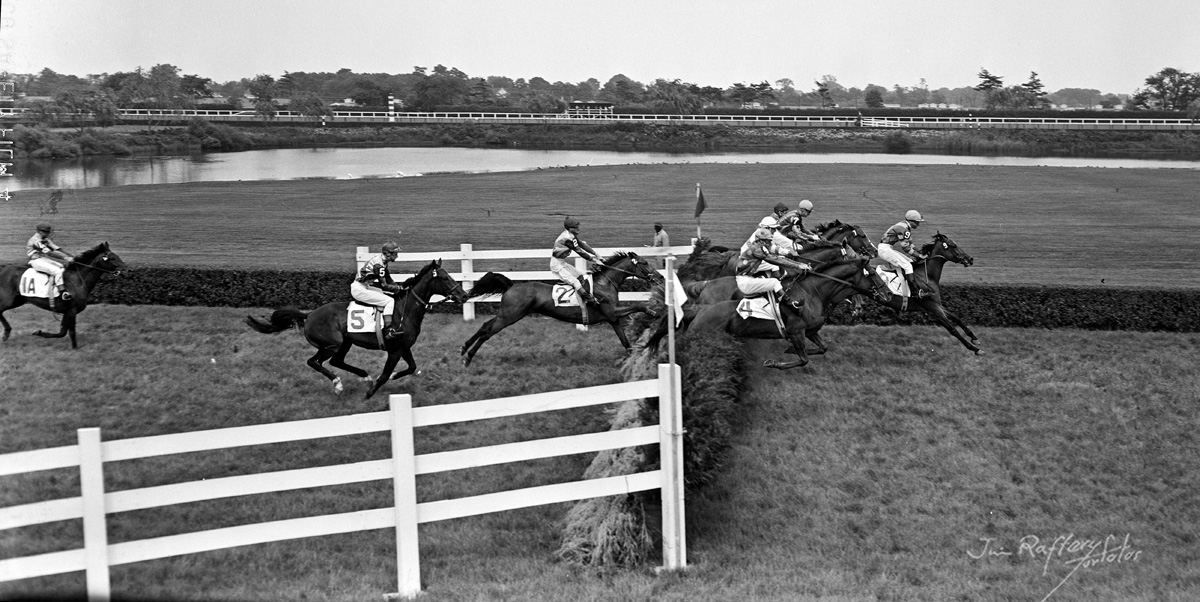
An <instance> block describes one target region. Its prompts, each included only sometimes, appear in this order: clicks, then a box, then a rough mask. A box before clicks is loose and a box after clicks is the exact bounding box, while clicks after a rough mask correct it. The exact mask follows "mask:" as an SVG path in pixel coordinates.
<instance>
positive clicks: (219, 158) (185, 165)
mask: <svg viewBox="0 0 1200 602" xmlns="http://www.w3.org/2000/svg"><path fill="white" fill-rule="evenodd" d="M13 163H14V164H13V165H12V166H11V167H10V168H9V173H11V174H13V175H14V177H12V178H6V179H5V180H4V181H3V182H2V183H3V185H4V186H5V187H6V188H7V189H8V190H10V191H17V190H30V189H55V188H68V189H69V188H96V187H105V186H127V185H134V184H183V183H188V182H213V181H238V180H298V179H314V178H316V179H353V178H400V177H416V176H422V175H428V174H435V173H482V172H499V171H526V170H535V169H547V168H555V167H566V166H588V165H630V164H678V163H842V164H901V165H955V164H959V165H990V166H1047V167H1105V168H1162V169H1200V161H1195V160H1168V159H1115V158H1098V159H1086V158H1074V157H1071V158H1068V157H988V156H965V155H921V154H903V155H898V154H884V153H821V152H709V153H675V152H639V151H603V150H523V149H475V148H444V147H438V148H411V147H405V148H320V149H295V148H293V149H275V150H255V151H243V152H234V153H201V154H190V155H156V156H131V157H111V156H96V157H84V158H79V159H75V160H53V161H51V160H31V159H17V160H16V161H14V162H13Z"/></svg>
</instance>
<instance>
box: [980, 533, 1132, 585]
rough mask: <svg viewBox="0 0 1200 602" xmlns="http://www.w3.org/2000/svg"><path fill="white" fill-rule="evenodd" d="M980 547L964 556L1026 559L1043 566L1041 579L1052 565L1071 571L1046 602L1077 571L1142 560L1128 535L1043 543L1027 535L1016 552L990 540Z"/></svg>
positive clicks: (1071, 537)
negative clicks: (1039, 562)
mask: <svg viewBox="0 0 1200 602" xmlns="http://www.w3.org/2000/svg"><path fill="white" fill-rule="evenodd" d="M979 541H980V542H981V543H982V545H981V546H978V549H975V550H967V556H970V557H971V558H972V559H974V560H987V559H989V558H997V557H1012V556H1014V555H1015V556H1016V557H1017V558H1021V557H1023V556H1025V555H1028V556H1029V557H1030V558H1031V559H1034V560H1039V561H1041V563H1042V576H1046V575H1049V574H1050V567H1051V565H1054V566H1058V565H1060V564H1061V565H1063V566H1066V567H1068V568H1070V569H1071V570H1070V572H1069V573H1067V575H1066V576H1065V577H1063V578H1062V580H1061V581H1059V582H1058V585H1055V586H1054V589H1052V590H1050V592H1049V593H1047V594H1046V597H1045V598H1042V602H1045V601H1046V600H1048V599H1049V598H1050V596H1052V595H1054V592H1056V591H1058V588H1060V587H1062V586H1063V584H1064V583H1066V582H1067V581H1068V580H1070V579H1071V577H1073V576H1074V575H1075V573H1076V572H1078V571H1079V569H1098V568H1101V567H1104V566H1109V565H1113V564H1122V563H1127V562H1137V561H1139V560H1141V558H1142V551H1141V550H1139V549H1137V548H1135V547H1133V543H1132V541H1131V536H1130V534H1128V533H1126V534H1125V536H1124V537H1121V536H1118V535H1106V536H1104V538H1103V539H1091V538H1083V537H1078V536H1076V535H1075V534H1074V533H1069V534H1067V535H1059V536H1058V537H1055V538H1054V539H1052V540H1044V539H1042V538H1039V537H1038V536H1036V535H1026V536H1025V537H1022V538H1021V539H1020V540H1019V541H1017V549H1016V551H1015V552H1014V551H1012V550H1010V549H1006V548H1004V547H1002V546H1001V545H999V543H998V542H997V541H996V540H995V539H992V538H990V537H981V538H980V539H979Z"/></svg>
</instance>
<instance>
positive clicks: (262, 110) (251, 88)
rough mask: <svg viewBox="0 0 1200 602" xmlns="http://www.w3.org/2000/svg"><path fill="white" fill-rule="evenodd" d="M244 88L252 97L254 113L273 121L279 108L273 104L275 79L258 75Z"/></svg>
mask: <svg viewBox="0 0 1200 602" xmlns="http://www.w3.org/2000/svg"><path fill="white" fill-rule="evenodd" d="M246 88H247V91H248V92H249V93H250V95H251V96H253V97H254V112H255V113H256V114H258V115H259V116H261V117H262V118H263V119H265V120H271V119H274V118H275V113H277V112H278V111H279V106H278V105H277V104H275V78H274V77H271V76H270V75H265V74H261V73H260V74H258V75H256V76H254V79H252V80H250V81H249V83H248V84H247V86H246Z"/></svg>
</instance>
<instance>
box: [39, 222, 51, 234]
mask: <svg viewBox="0 0 1200 602" xmlns="http://www.w3.org/2000/svg"><path fill="white" fill-rule="evenodd" d="M37 231H38V232H44V233H46V234H49V233H51V232H53V231H54V226H51V225H50V224H38V225H37Z"/></svg>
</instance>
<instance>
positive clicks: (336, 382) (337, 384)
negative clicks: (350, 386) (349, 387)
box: [333, 378, 345, 395]
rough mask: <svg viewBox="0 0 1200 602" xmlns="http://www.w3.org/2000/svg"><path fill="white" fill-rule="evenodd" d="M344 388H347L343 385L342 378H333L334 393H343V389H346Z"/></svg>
mask: <svg viewBox="0 0 1200 602" xmlns="http://www.w3.org/2000/svg"><path fill="white" fill-rule="evenodd" d="M344 390H345V387H343V386H342V379H340V378H335V379H333V394H334V395H341V394H342V391H344Z"/></svg>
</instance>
